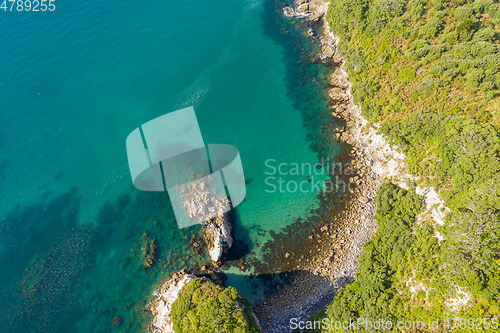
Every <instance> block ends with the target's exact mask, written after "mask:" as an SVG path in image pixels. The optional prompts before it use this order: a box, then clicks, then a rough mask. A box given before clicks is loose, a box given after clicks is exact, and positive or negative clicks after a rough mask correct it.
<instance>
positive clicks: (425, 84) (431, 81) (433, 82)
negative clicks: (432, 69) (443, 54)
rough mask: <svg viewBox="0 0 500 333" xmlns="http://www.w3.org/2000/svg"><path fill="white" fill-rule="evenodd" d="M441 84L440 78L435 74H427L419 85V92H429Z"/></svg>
mask: <svg viewBox="0 0 500 333" xmlns="http://www.w3.org/2000/svg"><path fill="white" fill-rule="evenodd" d="M438 85H439V80H438V79H436V78H434V77H433V76H430V75H428V76H425V77H424V78H423V79H422V80H421V81H420V82H419V83H418V85H417V92H418V93H419V94H429V93H431V92H433V91H434V90H435V89H436V88H437V86H438Z"/></svg>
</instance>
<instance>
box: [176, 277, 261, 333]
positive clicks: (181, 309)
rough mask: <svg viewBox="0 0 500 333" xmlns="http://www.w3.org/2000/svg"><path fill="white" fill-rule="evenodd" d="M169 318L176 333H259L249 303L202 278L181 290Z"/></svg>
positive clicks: (235, 293) (237, 294)
mask: <svg viewBox="0 0 500 333" xmlns="http://www.w3.org/2000/svg"><path fill="white" fill-rule="evenodd" d="M171 317H172V319H173V325H174V330H175V332H177V333H182V332H189V333H197V332H200V333H201V332H206V333H212V332H220V333H225V332H227V333H233V332H235V333H244V332H260V331H259V329H258V326H257V323H256V321H255V318H254V317H253V314H252V306H251V304H250V302H248V301H247V300H246V299H244V298H242V297H241V295H240V293H239V292H238V291H237V290H236V289H234V288H233V287H228V288H223V287H221V286H217V285H214V284H212V283H211V282H210V281H209V280H207V279H205V278H199V279H194V280H191V281H190V282H189V283H188V284H187V285H185V286H184V287H183V288H182V290H181V292H180V294H179V297H178V298H177V299H176V300H175V302H174V304H173V306H172V311H171Z"/></svg>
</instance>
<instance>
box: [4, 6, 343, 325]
mask: <svg viewBox="0 0 500 333" xmlns="http://www.w3.org/2000/svg"><path fill="white" fill-rule="evenodd" d="M279 8H281V4H277V3H276V2H274V1H268V0H240V1H227V0H223V1H220V2H217V3H213V2H212V3H200V2H194V1H183V2H178V1H167V2H159V1H158V2H147V3H138V2H134V1H128V0H124V1H115V0H111V1H106V2H104V1H92V0H90V1H71V2H69V1H64V2H63V1H61V2H56V10H55V11H54V12H44V13H42V12H39V13H29V12H22V13H18V12H12V13H8V12H7V13H4V12H0V41H1V44H0V73H1V74H0V203H1V206H0V267H1V273H0V299H1V302H0V331H1V332H107V331H124V332H125V331H127V332H131V331H140V330H141V329H143V328H144V327H145V326H146V325H147V324H148V321H149V319H150V317H149V315H148V314H147V313H146V312H145V311H144V309H145V307H146V305H147V300H148V298H149V296H150V294H151V292H152V290H153V289H154V288H155V287H157V286H158V284H159V283H161V281H163V279H164V278H165V277H166V276H167V275H168V274H171V273H172V272H174V271H176V270H178V269H181V268H192V267H196V266H199V265H202V264H204V263H205V262H206V261H207V259H208V258H207V256H206V255H203V254H202V255H199V254H197V253H195V251H194V250H193V249H192V247H191V246H190V241H191V240H192V239H194V238H196V237H199V234H200V230H201V229H200V228H199V227H192V228H188V229H183V230H179V229H178V228H177V225H176V223H175V220H174V216H173V213H172V210H171V208H170V204H169V202H168V198H166V196H165V194H163V193H144V192H139V191H137V190H136V189H134V188H133V187H132V184H131V179H130V175H129V173H128V166H127V157H126V151H125V138H126V137H127V135H128V134H129V133H130V132H131V131H132V130H133V129H134V128H136V127H137V126H138V125H140V124H142V123H144V122H146V121H148V120H151V119H153V118H155V117H158V116H160V115H163V114H165V113H167V112H170V111H174V110H177V109H179V108H182V107H186V106H190V105H193V106H194V107H195V110H196V113H197V117H198V122H199V124H200V128H201V131H202V133H203V137H204V140H205V142H206V143H226V144H231V145H234V146H236V147H237V148H238V149H239V151H240V154H241V158H242V162H243V168H244V172H245V178H246V180H247V197H246V199H245V201H244V202H243V203H242V204H241V205H240V206H238V207H237V209H236V210H235V214H236V218H237V222H236V224H237V225H236V239H237V242H240V243H245V244H246V247H247V249H248V251H253V252H254V254H255V255H256V256H257V257H259V248H260V245H262V244H263V243H264V242H265V241H266V240H268V239H270V237H269V233H268V231H269V230H274V231H279V230H280V229H281V228H282V227H284V226H286V225H287V224H290V223H292V222H293V220H294V219H295V218H297V217H301V216H307V215H308V214H309V212H310V210H311V209H314V208H316V206H317V202H316V199H315V195H316V193H314V192H309V193H301V192H298V191H297V192H295V193H280V192H279V191H278V192H275V193H268V192H266V189H267V190H269V189H270V187H269V186H268V185H266V182H265V181H266V177H268V175H266V171H269V169H268V168H267V167H266V165H265V162H266V160H269V159H272V160H275V161H276V162H273V163H274V164H275V165H277V164H278V163H280V162H285V163H293V162H297V163H311V164H314V163H316V162H317V153H316V152H314V151H313V150H312V149H311V146H310V145H311V143H313V142H319V141H321V135H320V127H321V126H319V124H320V123H321V122H322V121H323V119H322V117H323V116H324V117H325V121H327V120H326V119H328V106H327V105H326V102H325V100H323V99H322V98H319V97H318V96H321V95H322V94H321V90H322V89H323V88H324V84H325V82H324V80H322V77H323V76H324V73H323V72H322V71H323V70H324V69H323V67H322V66H321V65H312V64H310V63H309V62H306V60H305V58H304V57H305V56H306V55H307V54H308V53H311V52H313V50H312V49H307V47H310V45H306V44H307V40H306V38H305V37H303V36H301V35H300V33H299V32H298V31H295V30H294V28H293V27H292V26H291V25H289V22H288V20H287V19H286V18H284V17H283V16H282V15H281V14H280V11H279ZM305 50H306V51H305ZM318 115H319V116H318ZM328 121H330V120H328ZM320 143H321V142H320ZM323 144H324V145H325V149H326V148H328V149H330V150H331V151H330V153H331V154H333V155H335V154H336V153H338V151H337V147H335V146H334V145H333V146H328V144H327V143H323ZM284 178H285V179H287V180H294V181H302V180H305V179H306V176H305V175H298V176H285V177H284ZM145 233H146V234H145ZM152 239H155V244H156V245H157V246H158V253H157V258H158V259H157V261H156V262H155V264H154V265H153V266H152V267H151V268H150V269H147V270H143V269H142V262H141V246H142V245H144V244H145V243H147V242H150V241H151V240H152ZM230 273H231V274H228V276H229V279H228V281H227V283H228V284H230V285H235V286H236V287H238V288H240V289H242V292H243V293H244V295H245V296H247V297H249V298H250V299H252V300H254V301H255V300H257V299H258V295H257V296H255V295H252V294H251V292H250V291H251V290H250V289H251V288H248V287H246V288H245V283H246V281H247V280H246V279H245V278H244V277H243V273H241V272H239V271H238V270H237V269H234V268H232V269H231V270H230ZM117 316H119V317H120V318H121V321H122V322H121V325H120V326H119V327H113V325H112V322H113V318H115V317H117Z"/></svg>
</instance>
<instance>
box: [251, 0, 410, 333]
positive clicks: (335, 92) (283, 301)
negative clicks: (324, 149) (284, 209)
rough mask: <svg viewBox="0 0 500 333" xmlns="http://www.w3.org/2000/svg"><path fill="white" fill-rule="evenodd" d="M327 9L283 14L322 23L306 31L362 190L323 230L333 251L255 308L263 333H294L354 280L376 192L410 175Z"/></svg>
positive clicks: (318, 1) (304, 0) (306, 5)
mask: <svg viewBox="0 0 500 333" xmlns="http://www.w3.org/2000/svg"><path fill="white" fill-rule="evenodd" d="M327 9H328V4H327V3H325V2H323V1H322V0H311V1H308V0H297V1H296V2H295V3H294V7H285V8H284V9H283V13H284V15H285V16H288V17H293V18H295V19H297V18H298V19H306V20H311V21H313V22H315V23H316V24H318V25H320V28H321V30H322V32H323V33H322V34H320V35H318V36H317V35H315V34H314V32H313V30H312V29H308V30H307V31H306V33H307V35H309V36H310V37H311V38H315V39H316V40H317V41H318V42H319V45H320V47H321V54H319V55H318V58H319V59H320V60H321V61H322V62H324V63H325V64H326V65H327V66H329V67H330V68H332V73H331V75H330V77H329V83H330V88H329V89H328V91H327V94H328V96H329V99H330V105H331V116H332V117H334V118H335V119H336V121H337V122H338V123H340V124H341V126H340V127H339V128H338V129H337V130H336V132H335V133H332V135H334V136H335V139H336V140H337V141H339V142H343V143H344V144H346V145H347V147H348V154H347V155H348V156H347V159H348V160H349V161H350V163H352V165H353V166H354V167H355V168H356V171H357V173H356V176H355V177H352V178H351V179H350V181H352V182H354V183H355V184H356V185H357V186H356V191H354V193H352V195H349V196H348V200H346V201H344V202H343V203H341V207H339V211H340V212H341V213H342V214H341V215H339V216H338V217H337V218H336V224H335V225H325V226H323V227H322V228H321V232H322V233H326V235H328V236H330V239H329V240H328V241H329V242H330V243H331V248H330V250H327V251H326V253H324V254H323V255H322V256H320V257H318V258H314V259H313V260H311V261H310V263H309V265H308V267H306V268H305V269H302V270H301V271H299V272H298V273H297V274H295V277H294V279H293V281H291V283H289V284H288V285H287V286H286V287H285V288H281V289H280V291H279V292H278V293H276V294H274V295H272V296H271V297H270V298H268V299H266V300H265V301H264V302H261V303H259V304H257V306H256V307H255V312H256V314H257V317H258V318H259V320H260V323H261V326H262V331H263V332H268V333H274V332H276V333H277V332H289V331H290V319H292V318H297V319H298V320H306V319H307V318H308V317H309V316H311V315H312V314H314V313H315V312H317V311H319V310H322V309H324V308H325V307H326V306H327V305H328V304H329V303H330V302H331V301H332V300H333V298H334V296H335V293H336V292H337V291H338V290H339V289H340V288H342V287H343V286H345V284H346V283H349V282H352V281H353V280H354V277H355V273H356V269H357V266H358V263H357V259H358V257H359V254H360V253H361V251H362V249H363V245H364V244H365V243H366V242H367V241H368V240H369V239H370V238H371V237H372V235H373V234H374V233H375V231H376V229H377V224H376V222H375V220H374V215H375V210H376V205H375V202H374V198H375V194H376V191H377V189H378V187H379V186H380V185H381V184H382V182H383V181H384V180H385V179H386V178H391V177H395V176H398V175H400V174H402V173H405V172H404V170H405V164H404V158H405V156H404V155H403V154H402V153H400V152H399V151H398V149H397V147H391V146H390V145H389V143H388V142H387V141H386V140H385V139H384V138H383V137H382V135H380V134H377V128H378V127H377V125H376V124H375V125H373V124H369V123H368V121H367V120H365V119H364V118H363V117H362V115H361V112H360V109H359V108H358V107H357V106H356V105H354V103H353V98H352V95H351V84H350V82H349V81H348V75H347V72H346V71H345V68H344V61H343V57H342V55H341V54H340V53H339V52H338V49H337V45H338V43H339V42H340V41H339V39H338V38H337V37H336V36H334V35H333V34H332V33H331V32H330V28H329V26H328V23H327V22H326V19H325V18H326V12H327ZM318 238H320V239H324V237H323V238H321V236H319V237H318Z"/></svg>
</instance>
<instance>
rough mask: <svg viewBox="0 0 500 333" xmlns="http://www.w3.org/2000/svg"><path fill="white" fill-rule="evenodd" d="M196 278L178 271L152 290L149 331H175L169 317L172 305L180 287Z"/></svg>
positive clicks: (158, 332) (168, 332)
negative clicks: (151, 318) (151, 316)
mask: <svg viewBox="0 0 500 333" xmlns="http://www.w3.org/2000/svg"><path fill="white" fill-rule="evenodd" d="M197 278H198V277H197V276H195V275H192V274H187V273H185V272H184V271H180V272H177V273H175V274H174V275H173V277H172V278H171V279H170V280H168V281H167V282H165V283H164V284H163V285H162V286H161V287H160V289H158V290H155V291H154V293H153V297H152V300H151V308H150V310H151V314H152V315H153V316H154V318H153V320H152V321H151V323H150V324H149V332H150V333H175V332H174V328H173V323H172V318H170V311H171V310H172V305H173V304H174V302H175V300H176V299H177V297H178V295H179V292H180V291H181V289H182V288H183V287H184V286H185V285H186V284H187V283H188V282H189V281H191V280H194V279H197Z"/></svg>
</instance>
